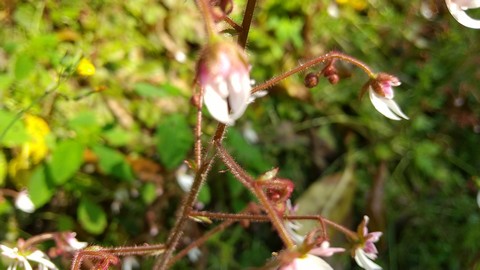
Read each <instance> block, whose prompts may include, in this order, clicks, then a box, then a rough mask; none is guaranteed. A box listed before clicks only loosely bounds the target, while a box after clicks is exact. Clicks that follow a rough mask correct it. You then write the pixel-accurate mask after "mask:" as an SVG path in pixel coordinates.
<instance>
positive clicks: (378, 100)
mask: <svg viewBox="0 0 480 270" xmlns="http://www.w3.org/2000/svg"><path fill="white" fill-rule="evenodd" d="M368 94H369V96H370V101H371V102H372V104H373V107H375V109H376V110H377V111H378V112H380V113H381V114H383V115H384V116H385V117H387V118H390V119H392V120H401V118H400V117H402V118H404V119H407V120H408V116H406V115H405V114H404V113H403V112H402V110H401V109H400V107H399V106H398V105H397V103H396V102H395V101H394V100H393V99H388V98H385V97H382V96H379V95H378V94H377V93H375V91H373V89H372V88H370V89H369V90H368ZM399 116H400V117H399Z"/></svg>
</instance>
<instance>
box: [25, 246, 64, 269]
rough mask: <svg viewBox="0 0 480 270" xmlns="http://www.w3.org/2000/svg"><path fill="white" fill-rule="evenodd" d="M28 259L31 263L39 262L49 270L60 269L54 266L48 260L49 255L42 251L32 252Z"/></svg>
mask: <svg viewBox="0 0 480 270" xmlns="http://www.w3.org/2000/svg"><path fill="white" fill-rule="evenodd" d="M27 259H28V260H30V261H34V262H37V263H39V264H41V265H43V266H45V267H47V268H48V269H58V268H57V266H55V264H53V263H52V262H51V261H50V260H48V257H47V255H45V253H43V252H41V251H40V250H35V251H34V252H32V253H31V254H30V255H28V256H27Z"/></svg>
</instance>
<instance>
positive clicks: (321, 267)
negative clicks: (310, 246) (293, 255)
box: [294, 254, 333, 270]
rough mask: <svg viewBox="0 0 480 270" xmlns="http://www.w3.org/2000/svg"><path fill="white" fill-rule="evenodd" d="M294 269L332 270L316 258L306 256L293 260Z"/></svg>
mask: <svg viewBox="0 0 480 270" xmlns="http://www.w3.org/2000/svg"><path fill="white" fill-rule="evenodd" d="M294 263H295V267H296V268H295V269H299V270H300V269H312V270H314V269H315V270H333V268H332V267H331V266H330V265H329V264H328V263H327V262H325V261H324V260H322V259H321V258H319V257H317V256H313V255H310V254H307V255H306V257H305V258H297V259H295V260H294Z"/></svg>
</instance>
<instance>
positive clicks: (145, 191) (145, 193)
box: [140, 183, 157, 205]
mask: <svg viewBox="0 0 480 270" xmlns="http://www.w3.org/2000/svg"><path fill="white" fill-rule="evenodd" d="M140 194H141V196H142V200H143V201H144V202H145V203H146V204H147V205H148V204H151V203H152V202H153V201H154V200H155V199H156V198H157V188H156V187H155V184H153V183H147V184H145V185H143V187H142V190H141V191H140Z"/></svg>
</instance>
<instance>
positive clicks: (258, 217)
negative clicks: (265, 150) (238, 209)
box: [190, 211, 358, 241]
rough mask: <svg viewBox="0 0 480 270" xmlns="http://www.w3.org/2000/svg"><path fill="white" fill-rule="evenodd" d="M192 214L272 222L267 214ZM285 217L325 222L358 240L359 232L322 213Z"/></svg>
mask: <svg viewBox="0 0 480 270" xmlns="http://www.w3.org/2000/svg"><path fill="white" fill-rule="evenodd" d="M190 214H191V215H192V216H200V217H207V218H210V219H216V220H234V221H253V222H270V217H269V216H267V215H254V214H244V213H239V214H231V213H212V212H207V211H192V212H191V213H190ZM282 218H283V219H286V220H316V221H318V222H320V224H322V227H324V225H323V223H324V224H326V225H327V226H330V227H331V228H333V229H335V230H337V231H339V232H341V233H343V234H345V235H346V236H347V237H349V238H350V239H352V240H353V241H356V240H358V237H357V234H356V233H355V232H353V231H351V230H349V229H347V228H345V227H343V226H342V225H340V224H337V223H335V222H333V221H331V220H328V219H326V218H324V217H322V216H320V215H283V216H282Z"/></svg>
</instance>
